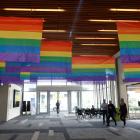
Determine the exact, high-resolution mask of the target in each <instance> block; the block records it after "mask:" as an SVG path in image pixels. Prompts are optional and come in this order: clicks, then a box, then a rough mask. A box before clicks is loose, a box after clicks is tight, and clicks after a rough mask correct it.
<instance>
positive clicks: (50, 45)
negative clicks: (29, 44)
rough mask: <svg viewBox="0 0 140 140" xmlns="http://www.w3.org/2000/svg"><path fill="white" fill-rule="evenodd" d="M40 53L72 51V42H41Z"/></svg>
mask: <svg viewBox="0 0 140 140" xmlns="http://www.w3.org/2000/svg"><path fill="white" fill-rule="evenodd" d="M41 51H67V52H71V51H72V42H70V41H47V40H42V45H41Z"/></svg>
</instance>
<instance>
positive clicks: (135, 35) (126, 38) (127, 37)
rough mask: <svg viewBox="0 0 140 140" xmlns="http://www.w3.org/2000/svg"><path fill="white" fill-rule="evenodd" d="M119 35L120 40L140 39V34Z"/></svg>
mask: <svg viewBox="0 0 140 140" xmlns="http://www.w3.org/2000/svg"><path fill="white" fill-rule="evenodd" d="M128 30H129V29H128ZM118 36H119V40H120V41H140V35H139V34H119V35H118Z"/></svg>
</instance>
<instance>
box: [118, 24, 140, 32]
mask: <svg viewBox="0 0 140 140" xmlns="http://www.w3.org/2000/svg"><path fill="white" fill-rule="evenodd" d="M117 28H118V34H140V22H136V23H130V22H118V23H117Z"/></svg>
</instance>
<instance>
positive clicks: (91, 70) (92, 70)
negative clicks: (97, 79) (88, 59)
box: [72, 69, 105, 72]
mask: <svg viewBox="0 0 140 140" xmlns="http://www.w3.org/2000/svg"><path fill="white" fill-rule="evenodd" d="M72 71H73V72H105V69H73V70H72Z"/></svg>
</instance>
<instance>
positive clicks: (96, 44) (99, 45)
mask: <svg viewBox="0 0 140 140" xmlns="http://www.w3.org/2000/svg"><path fill="white" fill-rule="evenodd" d="M81 45H82V46H117V44H81Z"/></svg>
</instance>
